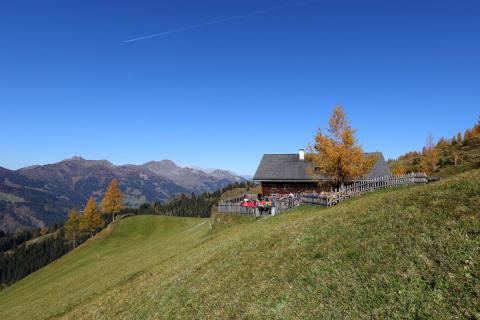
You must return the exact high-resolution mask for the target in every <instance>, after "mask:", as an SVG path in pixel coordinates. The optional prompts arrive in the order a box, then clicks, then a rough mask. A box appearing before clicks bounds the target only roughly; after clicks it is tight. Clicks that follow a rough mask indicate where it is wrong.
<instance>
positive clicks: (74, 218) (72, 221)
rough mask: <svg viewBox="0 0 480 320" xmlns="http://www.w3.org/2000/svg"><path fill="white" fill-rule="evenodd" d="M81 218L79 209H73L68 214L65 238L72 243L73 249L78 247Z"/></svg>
mask: <svg viewBox="0 0 480 320" xmlns="http://www.w3.org/2000/svg"><path fill="white" fill-rule="evenodd" d="M79 223H80V217H79V214H78V211H77V209H75V208H73V209H72V210H70V212H69V214H68V218H67V221H66V222H65V237H66V239H67V240H68V241H70V242H71V243H72V246H73V248H74V249H75V247H76V246H77V241H78V238H79V233H80V225H79Z"/></svg>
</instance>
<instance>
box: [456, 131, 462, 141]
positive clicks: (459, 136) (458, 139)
mask: <svg viewBox="0 0 480 320" xmlns="http://www.w3.org/2000/svg"><path fill="white" fill-rule="evenodd" d="M462 141H463V139H462V134H461V133H460V132H459V133H457V142H458V143H461V142H462Z"/></svg>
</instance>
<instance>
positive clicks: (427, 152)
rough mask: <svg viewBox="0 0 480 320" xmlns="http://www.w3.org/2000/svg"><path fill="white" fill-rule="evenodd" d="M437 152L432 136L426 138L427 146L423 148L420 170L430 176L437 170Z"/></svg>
mask: <svg viewBox="0 0 480 320" xmlns="http://www.w3.org/2000/svg"><path fill="white" fill-rule="evenodd" d="M437 163H438V150H437V149H436V148H435V144H434V142H433V136H432V135H431V134H429V135H428V137H427V144H426V145H425V147H424V148H423V156H422V161H421V166H422V170H423V171H424V172H426V173H427V174H432V173H433V172H434V171H435V170H436V169H437Z"/></svg>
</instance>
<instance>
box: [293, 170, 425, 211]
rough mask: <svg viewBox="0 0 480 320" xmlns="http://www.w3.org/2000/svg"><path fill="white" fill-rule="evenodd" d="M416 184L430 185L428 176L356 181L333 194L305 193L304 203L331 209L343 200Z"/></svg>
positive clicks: (390, 177)
mask: <svg viewBox="0 0 480 320" xmlns="http://www.w3.org/2000/svg"><path fill="white" fill-rule="evenodd" d="M416 183H428V177H427V175H426V174H425V173H408V174H405V175H401V176H385V177H378V178H374V179H370V180H362V181H356V182H354V183H353V184H351V185H348V186H346V187H344V188H341V189H336V190H334V191H333V192H331V193H325V194H318V193H303V194H302V203H307V204H314V205H323V206H328V207H330V206H333V205H335V204H337V203H339V202H342V201H343V200H346V199H348V198H351V197H355V196H358V195H360V194H363V193H365V192H370V191H375V190H379V189H385V188H390V187H398V186H405V185H410V184H416Z"/></svg>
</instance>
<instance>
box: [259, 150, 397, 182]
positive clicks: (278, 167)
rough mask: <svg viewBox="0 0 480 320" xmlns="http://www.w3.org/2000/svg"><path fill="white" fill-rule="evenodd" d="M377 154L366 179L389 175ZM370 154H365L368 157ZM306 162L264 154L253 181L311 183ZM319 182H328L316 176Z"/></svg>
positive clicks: (279, 155) (283, 155)
mask: <svg viewBox="0 0 480 320" xmlns="http://www.w3.org/2000/svg"><path fill="white" fill-rule="evenodd" d="M376 153H377V154H378V160H377V162H376V163H375V165H374V166H373V168H372V170H371V171H370V173H369V174H368V175H367V178H375V177H382V176H385V175H390V168H389V167H388V165H387V163H386V162H385V159H384V157H383V154H382V153H381V152H376ZM368 154H371V153H365V155H368ZM308 165H309V162H308V161H305V160H303V161H302V160H300V159H299V157H298V153H295V154H265V155H263V158H262V160H261V161H260V164H259V166H258V169H257V171H256V172H255V176H254V177H253V180H255V181H290V182H294V181H298V182H301V181H312V179H311V177H310V176H309V175H308V173H307V167H308ZM317 178H318V179H319V180H329V179H328V177H326V176H318V177H317Z"/></svg>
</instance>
